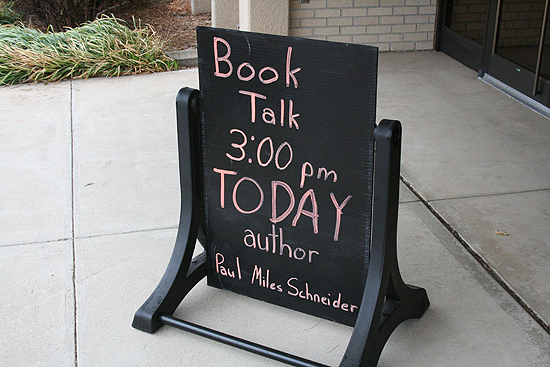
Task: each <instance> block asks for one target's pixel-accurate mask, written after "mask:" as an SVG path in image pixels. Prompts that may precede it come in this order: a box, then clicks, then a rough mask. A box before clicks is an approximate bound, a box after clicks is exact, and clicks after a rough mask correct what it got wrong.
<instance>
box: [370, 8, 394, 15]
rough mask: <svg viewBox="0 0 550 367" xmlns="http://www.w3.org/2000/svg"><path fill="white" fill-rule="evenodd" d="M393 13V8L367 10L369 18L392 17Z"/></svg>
mask: <svg viewBox="0 0 550 367" xmlns="http://www.w3.org/2000/svg"><path fill="white" fill-rule="evenodd" d="M392 11H393V9H392V8H389V7H386V8H381V7H379V8H369V9H367V14H368V15H369V16H371V15H391V14H392Z"/></svg>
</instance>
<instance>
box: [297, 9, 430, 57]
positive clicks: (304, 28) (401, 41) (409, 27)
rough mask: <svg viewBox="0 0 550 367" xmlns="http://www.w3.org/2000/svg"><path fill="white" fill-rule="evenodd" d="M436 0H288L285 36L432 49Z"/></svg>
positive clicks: (388, 48)
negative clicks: (286, 33)
mask: <svg viewBox="0 0 550 367" xmlns="http://www.w3.org/2000/svg"><path fill="white" fill-rule="evenodd" d="M436 8H437V0H310V1H309V3H300V1H299V0H290V12H289V35H290V36H295V37H305V38H313V39H321V40H328V41H337V42H347V43H358V44H365V45H371V46H377V47H379V49H380V50H381V51H413V50H431V49H433V37H434V29H435V19H436Z"/></svg>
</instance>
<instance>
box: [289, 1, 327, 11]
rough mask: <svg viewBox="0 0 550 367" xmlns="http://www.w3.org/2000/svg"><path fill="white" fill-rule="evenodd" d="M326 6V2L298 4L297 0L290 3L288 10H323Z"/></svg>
mask: <svg viewBox="0 0 550 367" xmlns="http://www.w3.org/2000/svg"><path fill="white" fill-rule="evenodd" d="M326 6H327V0H310V1H309V3H303V4H302V3H300V2H299V1H298V0H296V1H294V0H292V1H290V9H323V8H326Z"/></svg>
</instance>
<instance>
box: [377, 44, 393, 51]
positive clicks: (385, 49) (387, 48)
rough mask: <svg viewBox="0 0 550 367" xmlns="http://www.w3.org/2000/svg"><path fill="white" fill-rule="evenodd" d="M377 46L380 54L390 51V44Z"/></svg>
mask: <svg viewBox="0 0 550 367" xmlns="http://www.w3.org/2000/svg"><path fill="white" fill-rule="evenodd" d="M375 46H376V47H378V51H380V52H388V51H389V50H390V44H389V43H377V44H376V45H375Z"/></svg>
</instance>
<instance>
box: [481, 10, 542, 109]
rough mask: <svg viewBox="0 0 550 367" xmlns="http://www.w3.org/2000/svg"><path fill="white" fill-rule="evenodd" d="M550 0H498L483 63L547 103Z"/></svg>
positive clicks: (514, 85)
mask: <svg viewBox="0 0 550 367" xmlns="http://www.w3.org/2000/svg"><path fill="white" fill-rule="evenodd" d="M549 2H550V1H549V0H522V1H518V0H499V1H497V19H496V22H495V30H494V34H493V42H492V44H491V45H490V47H488V48H489V50H490V53H489V57H488V58H487V61H486V63H485V67H486V70H485V71H486V72H487V73H488V74H489V75H490V76H492V77H494V78H496V79H498V80H500V81H502V82H504V83H506V84H507V85H509V86H511V87H512V88H514V89H516V90H518V91H519V92H521V93H523V94H525V95H527V96H529V97H530V98H532V99H534V100H536V101H538V102H541V103H543V104H545V105H548V102H549V98H548V97H549V94H550V93H549V91H550V90H549V83H548V80H549V79H550V44H549V39H548V37H547V33H548V32H547V28H548V10H549Z"/></svg>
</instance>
